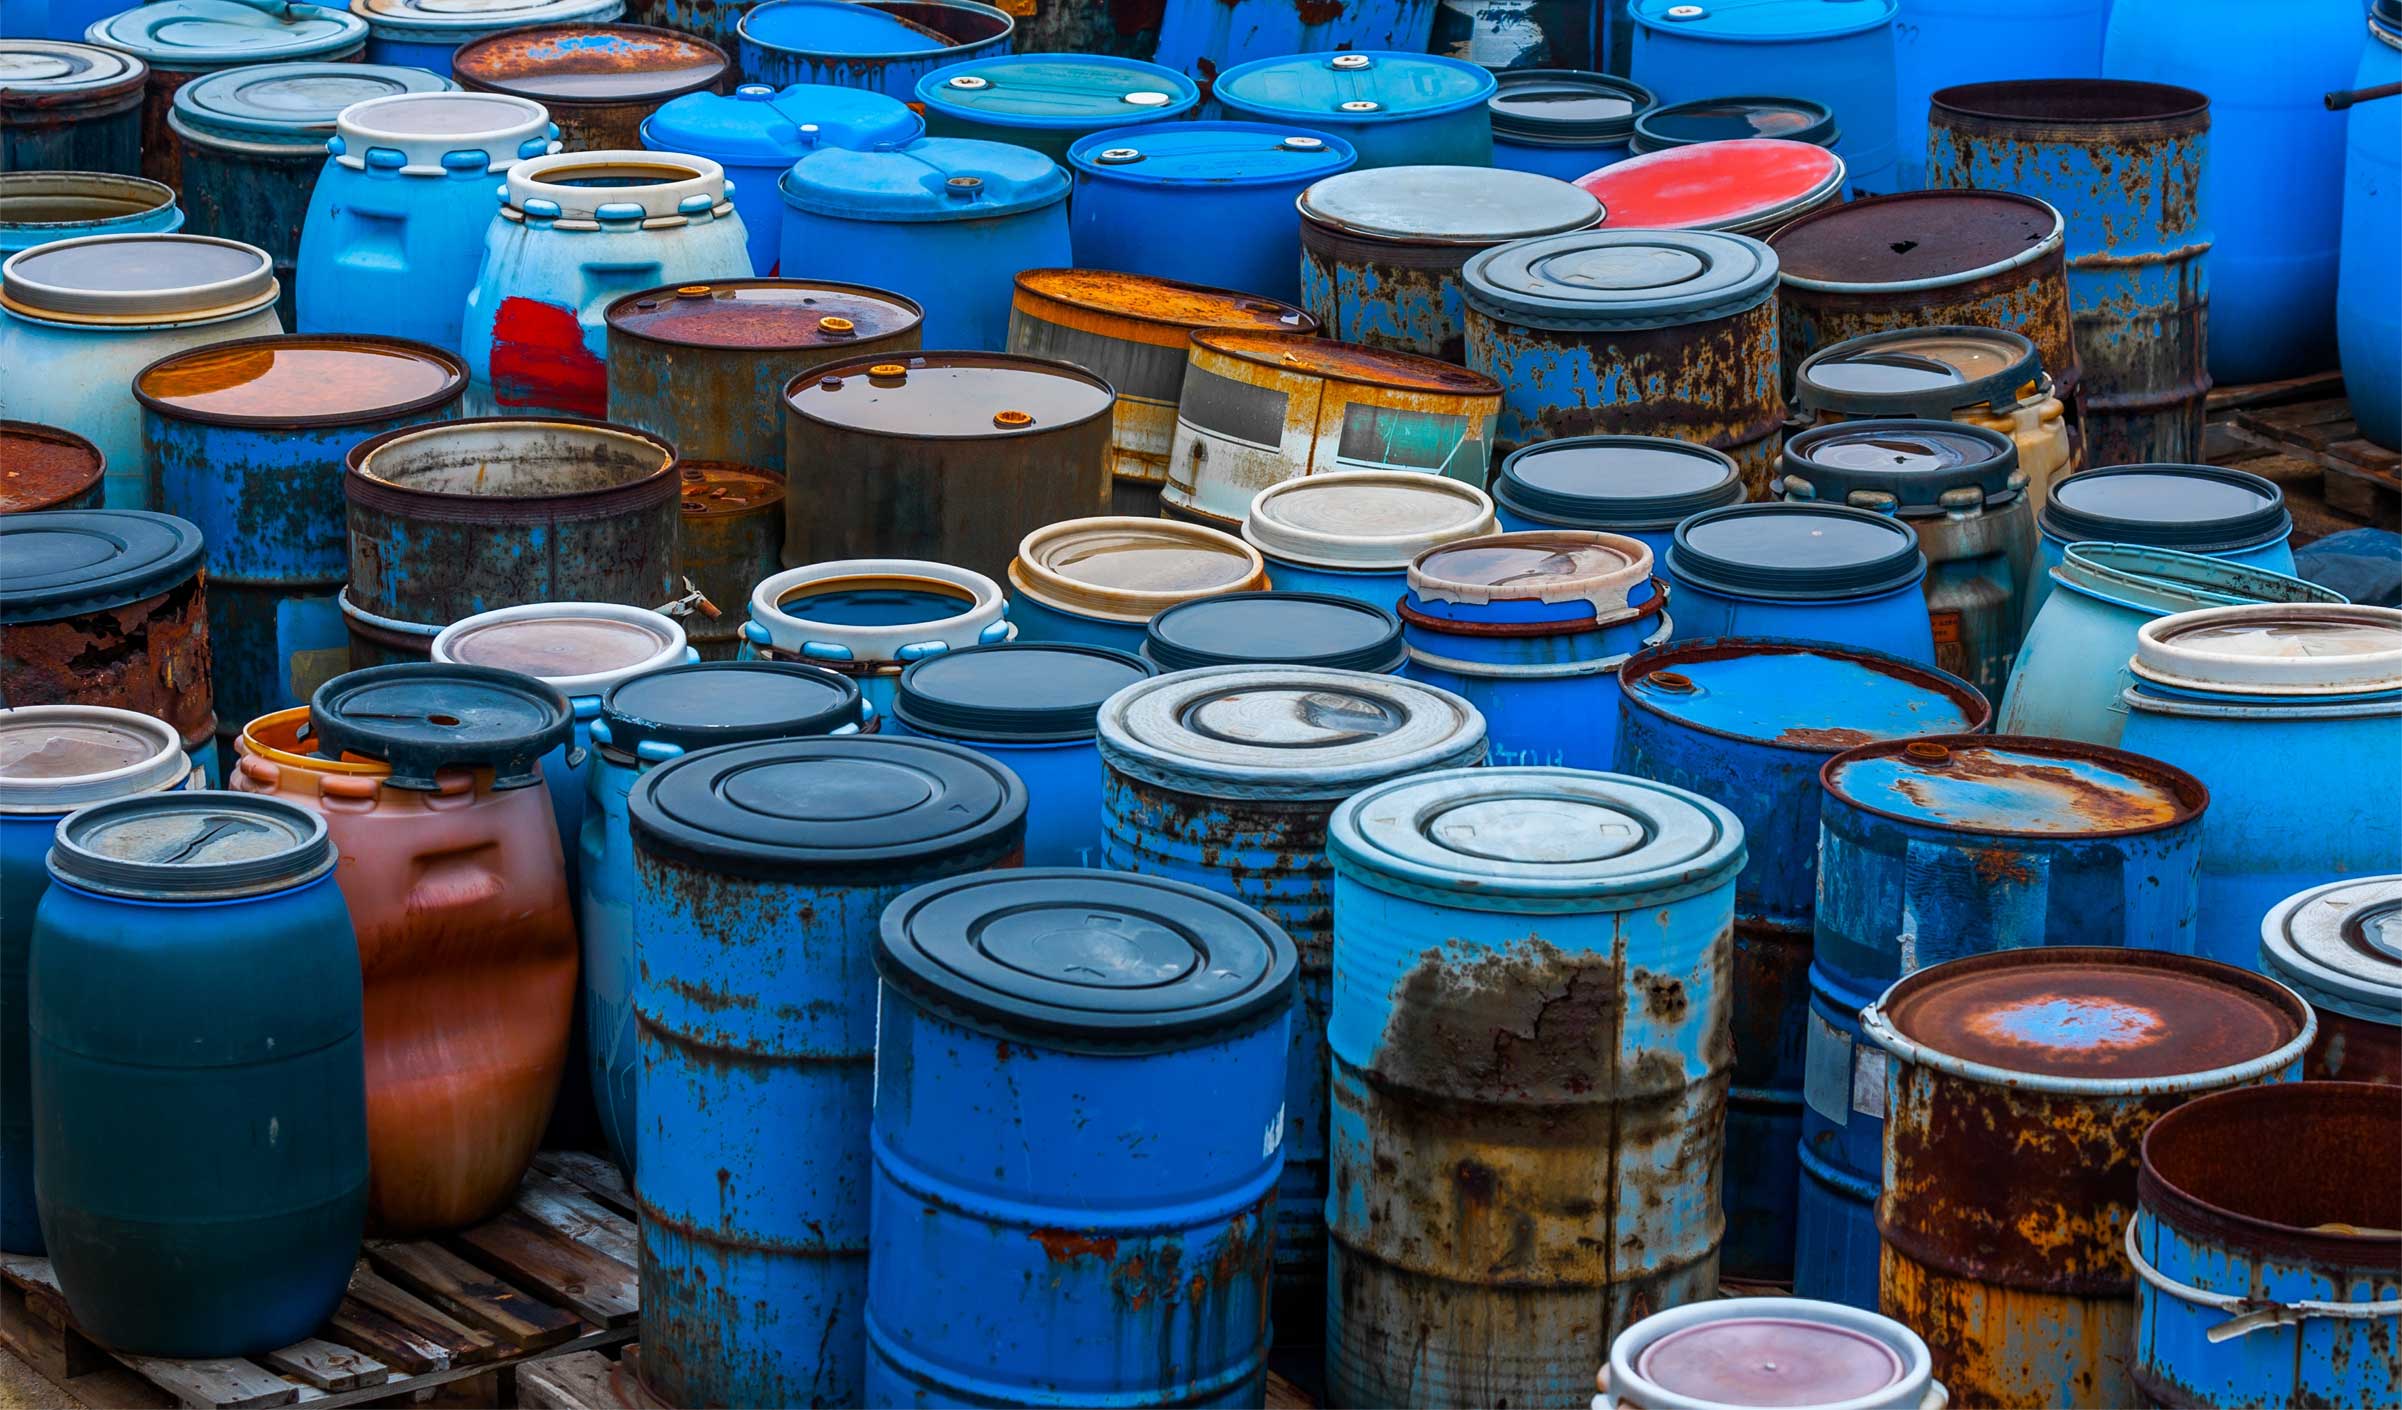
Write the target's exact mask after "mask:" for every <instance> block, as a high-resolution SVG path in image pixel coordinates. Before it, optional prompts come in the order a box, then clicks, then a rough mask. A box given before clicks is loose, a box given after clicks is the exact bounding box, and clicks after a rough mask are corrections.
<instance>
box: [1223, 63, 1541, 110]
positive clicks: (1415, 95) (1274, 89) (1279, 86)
mask: <svg viewBox="0 0 2402 1410" xmlns="http://www.w3.org/2000/svg"><path fill="white" fill-rule="evenodd" d="M1498 86H1499V85H1498V84H1497V83H1496V82H1495V80H1494V78H1493V75H1492V74H1491V73H1490V72H1488V71H1486V70H1484V69H1481V68H1478V67H1477V66H1476V65H1474V64H1471V63H1467V62H1465V61H1463V60H1460V59H1445V58H1440V57H1438V56H1436V55H1433V54H1406V53H1401V52H1398V51H1395V50H1389V49H1380V50H1363V51H1359V52H1354V53H1343V54H1292V55H1286V56H1283V57H1280V58H1272V59H1254V60H1252V61H1251V62H1250V63H1247V64H1237V65H1235V66H1234V67H1233V68H1230V69H1228V70H1226V71H1225V72H1224V73H1222V74H1219V75H1218V78H1217V82H1215V83H1213V84H1212V85H1210V96H1211V97H1212V98H1215V99H1216V100H1217V102H1218V104H1219V106H1221V107H1223V108H1225V109H1226V110H1227V111H1228V112H1232V113H1241V114H1243V115H1245V116H1247V117H1254V118H1279V119H1283V120H1285V121H1288V122H1303V123H1312V124H1316V123H1335V124H1340V125H1350V124H1353V123H1381V122H1398V121H1403V120H1406V119H1409V118H1424V117H1440V116H1442V115H1443V114H1445V113H1456V112H1462V111H1465V110H1467V109H1471V108H1481V107H1483V106H1484V105H1485V102H1486V100H1488V99H1490V98H1491V97H1492V96H1493V92H1494V90H1495V88H1496V87H1498Z"/></svg>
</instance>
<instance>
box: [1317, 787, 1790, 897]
mask: <svg viewBox="0 0 2402 1410" xmlns="http://www.w3.org/2000/svg"><path fill="white" fill-rule="evenodd" d="M1326 844H1327V854H1328V856H1329V857H1331V858H1332V859H1333V861H1334V865H1335V869H1336V870H1337V871H1338V872H1340V873H1343V874H1345V875H1347V876H1350V877H1353V878H1355V879H1357V880H1360V881H1362V882H1364V883H1366V884H1367V885H1370V886H1376V885H1379V884H1385V885H1392V884H1399V885H1402V886H1407V887H1411V888H1414V889H1418V890H1421V891H1427V890H1431V891H1435V892H1439V893H1444V894H1445V895H1446V896H1456V898H1457V904H1458V905H1459V906H1461V907H1462V908H1467V909H1496V907H1494V906H1492V905H1491V904H1490V903H1491V902H1493V901H1497V900H1522V901H1536V902H1550V903H1552V904H1553V905H1555V906H1560V905H1561V903H1567V904H1566V906H1563V907H1562V908H1576V909H1585V908H1589V909H1594V910H1607V909H1614V908H1617V907H1621V906H1634V905H1645V906H1654V905H1666V904H1668V903H1670V902H1673V901H1677V900H1682V899H1684V898H1685V897H1688V896H1696V895H1700V894H1702V893H1705V892H1709V891H1713V890H1716V889H1718V888H1719V887H1723V886H1732V885H1733V884H1734V880H1735V873H1736V872H1738V871H1741V870H1742V869H1743V857H1744V853H1743V824H1742V823H1741V822H1739V821H1738V820H1737V819H1736V817H1735V815H1734V814H1733V813H1731V812H1728V811H1727V810H1726V809H1725V808H1723V807H1721V806H1720V805H1718V804H1717V803H1714V802H1712V801H1710V800H1709V799H1707V798H1704V797H1702V796H1700V795H1699V794H1695V793H1688V792H1686V791H1685V790H1683V789H1681V788H1672V787H1670V786H1669V785H1667V784H1664V783H1654V782H1652V781H1651V780H1649V779H1639V778H1628V777H1626V776H1624V775H1621V774H1604V773H1593V772H1590V771H1587V770H1584V769H1561V768H1532V767H1510V768H1490V769H1450V770H1444V771H1442V772H1437V773H1420V774H1416V775H1413V776H1411V777H1409V778H1402V779H1394V780H1392V781H1390V782H1387V783H1383V784H1379V785H1376V786H1374V787H1371V788H1368V789H1366V790H1365V791H1363V792H1360V793H1357V794H1354V795H1353V796H1352V797H1351V798H1350V799H1349V800H1348V801H1346V802H1345V803H1344V804H1343V805H1342V806H1341V807H1339V808H1337V809H1335V812H1334V818H1333V821H1332V822H1330V823H1329V824H1328V825H1327V829H1326Z"/></svg>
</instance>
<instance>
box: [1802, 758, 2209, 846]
mask: <svg viewBox="0 0 2402 1410" xmlns="http://www.w3.org/2000/svg"><path fill="white" fill-rule="evenodd" d="M1824 778H1825V784H1826V789H1827V793H1828V795H1829V796H1831V797H1834V798H1837V799H1840V800H1842V801H1843V802H1845V803H1849V804H1851V805H1852V806H1853V807H1855V808H1861V809H1865V810H1866V811H1868V812H1872V813H1877V814H1880V815H1882V816H1885V817H1890V818H1899V819H1901V820H1902V821H1904V822H1907V823H1912V824H1915V825H1918V826H1921V827H1931V828H1937V829H1941V830H1944V831H1950V832H1960V833H1968V834H1973V835H1976V836H1980V837H2055V838H2075V839H2085V838H2100V837H2129V836H2134V835H2136V834H2139V833H2146V832H2153V831H2157V830H2159V829H2161V828H2164V827H2174V826H2176V825H2178V824H2180V823H2184V822H2188V821H2190V820H2192V819H2194V818H2196V817H2199V816H2200V815H2201V812H2202V809H2203V808H2204V807H2206V806H2207V805H2208V803H2209V801H2210V795H2209V792H2208V791H2207V790H2205V789H2204V788H2203V787H2202V785H2201V783H2200V781H2199V780H2197V779H2195V778H2194V777H2193V775H2191V774H2189V773H2187V772H2185V771H2184V770H2183V769H2175V768H2171V767H2169V766H2168V765H2166V764H2163V763H2160V762H2159V761H2157V760H2154V759H2146V758H2144V757H2143V756H2141V755H2139V754H2128V753H2123V752H2121V751H2119V750H2116V749H2105V748H2103V747H2102V746H2100V745H2095V744H2082V743H2077V742H2074V741H2070V740H2065V739H2012V740H2006V741H2005V740H1999V739H1995V740H1990V741H1988V740H1981V739H1979V738H1978V737H1977V736H1975V735H1969V734H1955V735H1939V736H1934V737H1929V738H1921V739H1913V740H1908V741H1890V740H1889V741H1886V742H1883V743H1878V744H1871V745H1867V746H1865V747H1863V748H1860V749H1855V750H1853V751H1851V752H1850V753H1847V754H1845V755H1843V756H1842V757H1841V758H1838V759H1836V760H1834V761H1833V762H1831V763H1829V764H1828V765H1827V767H1826V773H1825V776H1824Z"/></svg>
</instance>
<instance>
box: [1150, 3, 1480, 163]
mask: <svg viewBox="0 0 2402 1410" xmlns="http://www.w3.org/2000/svg"><path fill="white" fill-rule="evenodd" d="M1436 3H1437V0H1342V3H1341V4H1340V5H1338V6H1337V7H1335V8H1334V9H1333V10H1332V11H1331V12H1329V11H1327V10H1324V9H1316V8H1309V9H1305V8H1303V7H1302V6H1299V5H1293V4H1289V3H1286V0H1234V2H1233V3H1232V4H1227V3H1224V0H1166V9H1165V11H1164V12H1163V13H1162V14H1161V16H1160V25H1159V49H1158V52H1156V53H1154V54H1153V55H1152V56H1151V57H1152V59H1153V61H1154V62H1157V63H1161V64H1165V65H1167V66H1168V67H1169V68H1172V69H1181V70H1183V71H1184V72H1185V73H1188V74H1191V75H1192V76H1193V77H1195V78H1201V79H1206V78H1213V77H1214V78H1217V79H1219V80H1220V81H1223V80H1224V79H1225V78H1226V76H1227V75H1229V74H1231V73H1232V72H1233V71H1234V70H1235V69H1236V68H1237V67H1238V66H1241V65H1244V64H1251V63H1266V62H1269V61H1271V60H1274V59H1280V58H1283V57H1285V56H1286V55H1289V54H1323V53H1327V52H1331V51H1333V50H1337V49H1341V50H1363V51H1368V50H1395V51H1399V52H1402V53H1406V54H1410V55H1413V56H1414V55H1419V54H1423V53H1425V52H1426V47H1427V40H1428V38H1429V36H1430V35H1431V34H1432V33H1433V31H1434V21H1435V6H1436ZM1425 160H1427V161H1435V160H1437V158H1434V157H1427V158H1425Z"/></svg>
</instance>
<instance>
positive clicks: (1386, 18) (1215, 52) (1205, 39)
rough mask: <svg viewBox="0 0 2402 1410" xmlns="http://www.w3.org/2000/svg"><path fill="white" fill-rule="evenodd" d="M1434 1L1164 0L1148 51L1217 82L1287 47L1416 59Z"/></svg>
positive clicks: (1286, 51) (1429, 32)
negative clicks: (1154, 45) (1155, 41)
mask: <svg viewBox="0 0 2402 1410" xmlns="http://www.w3.org/2000/svg"><path fill="white" fill-rule="evenodd" d="M1436 3H1437V0H1339V3H1337V4H1335V5H1331V6H1311V7H1307V8H1304V7H1302V6H1299V5H1291V4H1286V3H1283V0H1232V3H1228V0H1164V12H1163V13H1162V14H1161V16H1160V26H1159V48H1158V51H1157V52H1156V53H1154V54H1153V55H1152V56H1151V57H1152V59H1153V60H1154V61H1155V62H1158V63H1162V64H1165V65H1167V66H1168V67H1169V68H1172V69H1181V70H1183V71H1184V72H1185V73H1189V74H1191V75H1192V76H1193V77H1194V78H1197V79H1211V78H1215V79H1216V80H1218V81H1219V82H1221V83H1222V82H1224V81H1225V80H1226V79H1227V78H1228V77H1229V76H1231V75H1232V74H1233V73H1234V71H1235V70H1236V69H1237V68H1241V67H1248V66H1250V65H1253V64H1264V63H1271V62H1274V61H1275V60H1278V59H1281V58H1284V57H1285V56H1287V55H1293V54H1306V55H1314V56H1317V57H1321V58H1323V57H1324V56H1325V55H1326V54H1327V53H1330V52H1332V51H1335V50H1347V51H1348V50H1356V51H1361V52H1373V53H1379V54H1382V53H1385V52H1387V51H1390V52H1391V53H1394V54H1405V55H1408V56H1409V57H1412V58H1416V57H1418V56H1420V55H1422V54H1424V53H1425V52H1426V48H1427V41H1428V39H1429V38H1430V37H1431V35H1432V33H1433V30H1434V18H1435V6H1436ZM1460 67H1462V68H1465V67H1467V65H1465V64H1461V65H1460Z"/></svg>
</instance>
